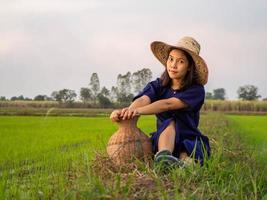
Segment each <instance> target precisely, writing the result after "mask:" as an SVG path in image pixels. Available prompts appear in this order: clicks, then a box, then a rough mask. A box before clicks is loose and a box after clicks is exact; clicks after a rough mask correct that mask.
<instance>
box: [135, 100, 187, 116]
mask: <svg viewBox="0 0 267 200" xmlns="http://www.w3.org/2000/svg"><path fill="white" fill-rule="evenodd" d="M186 107H188V105H187V104H186V103H184V102H183V101H181V100H180V99H177V98H175V97H172V98H168V99H162V100H158V101H155V102H153V103H151V104H149V105H145V106H142V107H139V108H136V113H137V114H139V115H150V114H157V113H161V112H164V111H168V110H177V109H182V108H186Z"/></svg>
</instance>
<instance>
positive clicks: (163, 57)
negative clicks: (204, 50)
mask: <svg viewBox="0 0 267 200" xmlns="http://www.w3.org/2000/svg"><path fill="white" fill-rule="evenodd" d="M172 49H180V50H184V51H186V52H187V53H189V54H190V55H191V57H192V59H193V60H194V62H195V66H196V68H195V70H196V73H197V82H198V83H199V84H201V85H205V84H206V83H207V82H208V73H209V71H208V66H207V64H206V62H205V60H204V59H203V58H202V57H201V56H199V52H200V44H199V43H198V42H197V41H196V40H195V39H194V38H192V37H188V36H186V37H183V38H182V39H180V40H179V41H178V42H177V44H176V45H169V44H166V43H164V42H160V41H154V42H152V43H151V50H152V52H153V54H154V55H155V56H156V58H157V59H158V60H159V61H160V62H161V63H162V64H163V65H164V66H165V67H167V60H168V57H169V53H170V51H171V50H172Z"/></svg>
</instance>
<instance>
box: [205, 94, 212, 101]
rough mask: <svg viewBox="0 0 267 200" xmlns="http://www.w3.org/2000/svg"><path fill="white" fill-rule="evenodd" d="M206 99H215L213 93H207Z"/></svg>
mask: <svg viewBox="0 0 267 200" xmlns="http://www.w3.org/2000/svg"><path fill="white" fill-rule="evenodd" d="M205 99H213V95H212V93H211V92H206V94H205Z"/></svg>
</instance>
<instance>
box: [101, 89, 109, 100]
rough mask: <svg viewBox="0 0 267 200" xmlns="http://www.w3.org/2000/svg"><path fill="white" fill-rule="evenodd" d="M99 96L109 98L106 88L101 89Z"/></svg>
mask: <svg viewBox="0 0 267 200" xmlns="http://www.w3.org/2000/svg"><path fill="white" fill-rule="evenodd" d="M100 94H102V95H103V96H104V97H107V98H109V96H110V91H109V90H108V89H107V88H106V87H103V88H102V90H101V92H100Z"/></svg>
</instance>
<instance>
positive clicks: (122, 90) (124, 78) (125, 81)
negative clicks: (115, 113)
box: [117, 72, 133, 104]
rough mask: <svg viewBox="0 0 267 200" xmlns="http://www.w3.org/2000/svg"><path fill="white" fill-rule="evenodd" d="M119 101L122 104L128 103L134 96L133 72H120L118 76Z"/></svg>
mask: <svg viewBox="0 0 267 200" xmlns="http://www.w3.org/2000/svg"><path fill="white" fill-rule="evenodd" d="M117 89H118V92H117V101H118V102H119V103H120V104H128V103H129V102H130V101H131V100H130V98H131V97H133V94H132V93H131V72H127V73H126V74H125V75H122V74H119V75H118V77H117Z"/></svg>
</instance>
